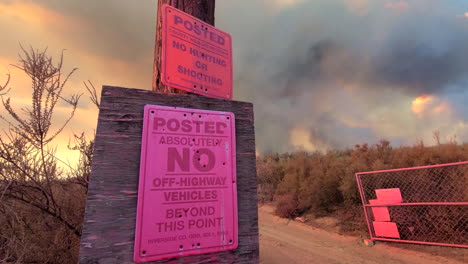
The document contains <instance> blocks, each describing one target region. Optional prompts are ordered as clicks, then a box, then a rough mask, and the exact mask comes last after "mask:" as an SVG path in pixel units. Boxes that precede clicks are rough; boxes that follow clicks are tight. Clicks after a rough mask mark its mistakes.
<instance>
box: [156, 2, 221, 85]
mask: <svg viewBox="0 0 468 264" xmlns="http://www.w3.org/2000/svg"><path fill="white" fill-rule="evenodd" d="M163 4H169V5H171V6H173V7H175V8H178V9H180V10H182V11H184V12H185V13H188V14H190V15H192V16H194V17H196V18H198V19H200V20H203V21H204V22H206V23H208V24H210V25H212V26H214V22H215V17H214V12H215V0H158V14H157V26H156V42H155V47H154V63H153V84H152V86H153V91H155V92H159V93H165V94H167V93H178V94H186V93H187V92H186V91H182V90H179V89H174V88H170V87H169V86H166V85H163V84H162V82H161V71H160V69H161V52H162V13H161V10H162V5H163Z"/></svg>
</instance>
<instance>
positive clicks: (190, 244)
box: [134, 105, 238, 262]
mask: <svg viewBox="0 0 468 264" xmlns="http://www.w3.org/2000/svg"><path fill="white" fill-rule="evenodd" d="M234 133H235V126H234V114H233V113H227V112H217V111H209V110H198V109H188V108H177V107H166V106H156V105H146V107H145V112H144V124H143V137H142V146H141V149H142V154H141V161H140V180H139V188H138V207H137V223H136V232H135V251H134V259H135V261H136V262H146V261H152V260H158V259H164V258H171V257H178V256H185V255H195V254H203V253H208V252H215V251H222V250H230V249H235V248H237V244H238V238H237V232H238V231H237V230H238V227H237V188H236V160H235V156H236V150H235V146H236V144H235V134H234Z"/></svg>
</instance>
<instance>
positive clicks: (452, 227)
mask: <svg viewBox="0 0 468 264" xmlns="http://www.w3.org/2000/svg"><path fill="white" fill-rule="evenodd" d="M356 181H357V185H358V188H359V193H360V195H361V199H362V204H363V207H364V214H365V217H366V221H367V226H368V228H369V233H370V238H371V239H372V240H383V241H396V242H405V243H418V244H430V245H440V246H455V247H465V248H468V161H467V162H457V163H449V164H441V165H433V166H422V167H413V168H405V169H393V170H382V171H371V172H360V173H356Z"/></svg>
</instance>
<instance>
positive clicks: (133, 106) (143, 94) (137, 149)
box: [80, 86, 259, 264]
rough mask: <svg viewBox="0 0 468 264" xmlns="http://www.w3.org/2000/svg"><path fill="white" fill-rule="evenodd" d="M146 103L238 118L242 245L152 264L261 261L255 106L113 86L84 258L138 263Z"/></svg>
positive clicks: (101, 125)
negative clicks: (136, 250)
mask: <svg viewBox="0 0 468 264" xmlns="http://www.w3.org/2000/svg"><path fill="white" fill-rule="evenodd" d="M146 104H156V105H165V106H175V107H185V108H195V109H206V110H215V111H225V112H233V113H234V114H235V117H236V119H235V126H236V127H235V129H236V150H237V153H236V167H237V168H236V170H237V193H238V198H237V200H238V230H239V235H238V241H239V246H238V248H237V249H235V250H229V251H221V252H214V253H209V254H203V255H194V256H186V257H180V258H177V259H167V260H161V261H157V262H153V263H258V262H259V244H258V242H259V241H258V235H259V234H258V213H257V183H256V171H255V134H254V133H255V131H254V117H253V105H252V104H251V103H245V102H238V101H230V100H221V99H216V98H209V97H204V96H198V95H194V94H160V93H154V92H152V91H148V90H138V89H126V88H119V87H110V86H104V87H103V89H102V95H101V105H100V111H99V117H98V126H97V130H96V138H95V147H94V157H93V164H92V172H91V176H90V182H89V189H88V197H87V204H86V212H85V219H84V227H83V235H82V238H81V247H80V263H86V264H91V263H92V264H98V263H102V264H104V263H119V264H125V263H133V248H134V240H135V221H136V211H137V210H136V208H137V200H138V178H139V168H140V155H141V136H142V129H143V110H144V106H145V105H146Z"/></svg>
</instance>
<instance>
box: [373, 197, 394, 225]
mask: <svg viewBox="0 0 468 264" xmlns="http://www.w3.org/2000/svg"><path fill="white" fill-rule="evenodd" d="M369 203H370V204H372V205H376V204H379V201H378V200H369ZM380 204H382V203H381V202H380ZM372 214H373V215H374V220H375V221H378V222H385V221H390V213H389V212H388V207H386V206H382V207H372Z"/></svg>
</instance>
